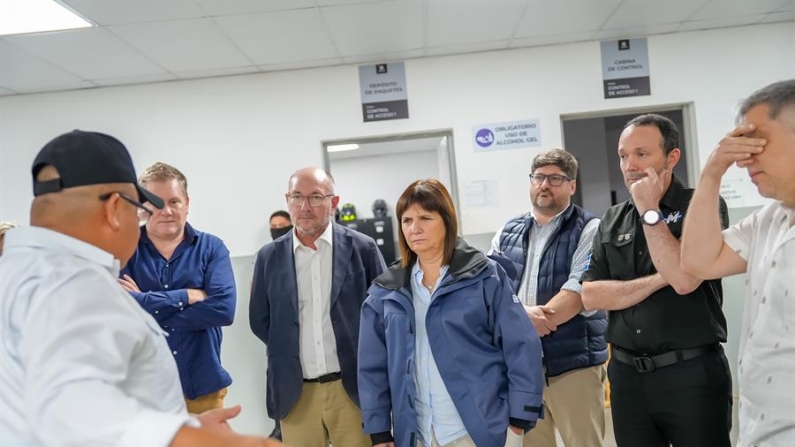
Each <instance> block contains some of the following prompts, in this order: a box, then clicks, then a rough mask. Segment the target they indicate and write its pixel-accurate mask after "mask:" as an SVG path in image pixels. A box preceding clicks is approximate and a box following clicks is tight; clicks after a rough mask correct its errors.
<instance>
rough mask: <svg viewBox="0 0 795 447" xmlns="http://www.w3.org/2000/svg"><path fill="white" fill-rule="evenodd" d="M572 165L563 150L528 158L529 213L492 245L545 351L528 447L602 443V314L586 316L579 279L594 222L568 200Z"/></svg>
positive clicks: (571, 192)
mask: <svg viewBox="0 0 795 447" xmlns="http://www.w3.org/2000/svg"><path fill="white" fill-rule="evenodd" d="M577 170H578V168H577V160H576V159H575V158H574V157H573V156H572V155H571V154H570V153H568V152H566V151H564V150H562V149H552V150H549V151H546V152H542V153H540V154H538V155H537V156H536V157H535V158H534V159H533V164H532V173H531V174H530V201H531V203H532V205H533V207H532V209H531V210H530V211H529V212H527V213H525V214H522V215H521V216H518V217H516V218H513V219H511V220H510V221H508V223H506V224H505V226H504V227H503V228H501V229H500V231H498V232H497V234H496V235H495V236H494V239H493V240H492V247H491V252H490V256H491V257H492V258H494V259H495V260H497V261H498V262H500V263H501V264H502V265H503V266H504V267H505V270H506V271H507V272H508V275H509V276H510V277H511V278H512V279H513V286H514V290H515V291H516V292H517V295H518V297H519V299H520V300H521V302H522V304H524V306H525V310H526V311H527V315H528V317H530V321H532V323H533V326H534V327H535V330H536V332H537V333H538V336H539V337H541V343H542V347H543V354H544V360H543V362H544V373H545V375H546V383H547V386H546V388H544V406H545V416H544V419H539V421H538V424H537V425H536V427H535V428H534V429H533V430H531V431H530V432H528V433H527V434H526V435H525V437H524V445H525V446H534V447H535V446H538V447H549V446H552V447H554V446H555V445H556V440H555V429H557V430H558V431H559V432H560V434H561V438H562V439H563V443H564V444H565V445H566V446H576V445H587V446H592V447H598V446H601V445H603V441H604V435H605V414H604V394H605V393H604V382H605V375H606V372H605V367H604V363H605V361H606V360H607V346H606V343H605V339H604V331H605V327H606V326H607V316H606V315H605V313H604V312H602V311H590V312H588V311H585V310H584V309H583V305H582V298H581V296H580V293H581V290H582V286H581V285H580V276H582V273H583V271H584V270H585V266H586V264H587V261H588V256H589V253H590V251H591V243H592V241H593V238H594V235H595V234H596V229H597V228H598V226H599V219H598V218H596V216H595V215H593V214H592V213H590V212H588V211H586V210H584V209H582V208H580V207H579V206H577V205H574V204H573V203H571V196H572V195H574V192H575V191H576V189H577V180H576V177H577Z"/></svg>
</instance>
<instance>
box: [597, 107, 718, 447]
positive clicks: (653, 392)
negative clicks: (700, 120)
mask: <svg viewBox="0 0 795 447" xmlns="http://www.w3.org/2000/svg"><path fill="white" fill-rule="evenodd" d="M618 155H619V159H620V164H621V172H622V173H623V174H624V182H625V184H626V185H627V188H628V189H629V192H630V194H631V196H632V198H631V200H629V201H627V202H624V203H621V204H618V205H616V206H613V207H612V208H610V209H608V210H607V212H606V213H605V216H604V218H603V219H602V222H601V224H600V226H599V230H598V232H597V234H596V237H595V238H594V242H593V251H592V253H591V259H590V263H589V266H588V269H587V271H586V272H585V274H584V275H583V289H582V300H583V305H584V306H585V308H586V309H604V310H608V311H610V312H609V322H608V326H607V341H608V342H610V343H612V357H613V361H611V362H610V365H609V367H608V378H609V380H610V386H611V409H612V413H613V428H614V431H615V435H616V442H617V444H618V446H619V447H638V446H643V447H657V446H659V447H667V446H668V445H670V444H673V446H674V447H691V446H692V447H711V446H716V447H718V446H719V447H724V446H725V447H729V446H730V445H731V444H730V441H729V431H730V428H731V402H732V400H731V399H732V396H731V375H730V372H729V365H728V362H727V360H726V356H725V355H724V354H723V349H722V348H721V346H720V343H721V342H725V341H726V319H725V317H724V316H723V312H722V310H721V305H722V303H723V291H722V288H721V283H720V280H713V281H701V280H698V279H696V278H694V277H693V276H690V275H688V274H686V273H684V272H683V271H682V270H681V268H680V251H679V237H680V236H681V232H682V222H683V220H684V218H685V217H686V216H685V212H686V210H687V206H688V203H689V202H690V198H691V196H692V195H693V190H692V189H686V188H685V187H684V186H683V185H682V183H681V182H680V181H679V180H678V179H677V178H676V177H674V176H673V174H672V173H671V170H672V169H673V168H674V166H675V165H676V163H677V162H678V161H679V158H680V157H681V155H682V152H681V150H680V149H679V131H678V130H677V128H676V126H675V125H674V123H673V122H671V121H670V120H669V119H667V118H665V117H663V116H660V115H655V114H649V115H642V116H639V117H636V118H634V119H632V120H631V121H629V122H628V123H627V125H626V126H625V127H624V131H623V132H622V133H621V138H620V139H619V142H618ZM720 210H721V222H722V224H723V227H724V228H726V226H727V225H728V213H727V210H726V204H725V203H724V202H723V201H722V200H721V206H720Z"/></svg>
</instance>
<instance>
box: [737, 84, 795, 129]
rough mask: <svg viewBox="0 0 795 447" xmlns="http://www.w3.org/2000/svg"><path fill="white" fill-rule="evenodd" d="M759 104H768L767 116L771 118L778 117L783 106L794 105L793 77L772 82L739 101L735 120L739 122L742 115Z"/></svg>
mask: <svg viewBox="0 0 795 447" xmlns="http://www.w3.org/2000/svg"><path fill="white" fill-rule="evenodd" d="M760 104H767V105H768V106H770V114H769V115H768V116H770V119H772V120H774V119H776V118H778V114H779V113H781V110H782V109H783V108H785V107H792V106H795V79H790V80H787V81H779V82H774V83H773V84H770V85H768V86H767V87H762V88H761V89H759V90H757V91H755V92H753V93H752V94H751V96H749V97H747V98H745V99H744V100H743V101H742V102H741V103H740V107H739V108H738V109H737V121H738V122H739V121H740V119H741V118H742V117H743V115H745V114H746V113H748V111H749V110H751V109H752V108H754V107H756V106H758V105H760Z"/></svg>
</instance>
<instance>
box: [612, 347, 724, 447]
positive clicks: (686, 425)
mask: <svg viewBox="0 0 795 447" xmlns="http://www.w3.org/2000/svg"><path fill="white" fill-rule="evenodd" d="M607 376H608V378H609V379H610V406H611V411H612V414H613V430H614V432H615V435H616V444H617V445H618V447H668V446H669V444H672V445H673V447H731V442H730V441H729V431H730V430H731V418H732V412H731V408H732V386H731V372H730V371H729V363H728V361H727V360H726V356H725V355H724V354H723V349H721V348H720V347H718V348H716V350H715V351H713V352H710V353H707V354H705V355H702V356H700V357H696V358H694V359H690V360H687V361H684V362H680V363H677V364H674V365H670V366H666V367H663V368H660V369H656V370H654V371H651V372H638V371H637V369H636V368H635V366H631V365H627V364H625V363H621V362H619V361H616V360H615V359H613V360H611V361H610V365H609V366H608V368H607Z"/></svg>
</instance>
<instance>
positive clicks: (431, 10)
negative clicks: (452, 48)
mask: <svg viewBox="0 0 795 447" xmlns="http://www.w3.org/2000/svg"><path fill="white" fill-rule="evenodd" d="M526 8H527V2H517V1H497V0H495V1H492V2H488V3H482V2H478V3H476V2H433V3H429V4H428V9H427V13H426V14H427V25H426V28H427V30H428V38H427V41H426V44H427V45H428V46H429V47H441V46H449V45H460V44H467V43H471V42H487V41H490V40H507V39H509V38H510V37H511V34H512V33H513V30H514V28H516V24H517V23H518V22H519V20H520V19H521V17H522V14H523V13H524V10H525V9H526Z"/></svg>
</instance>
